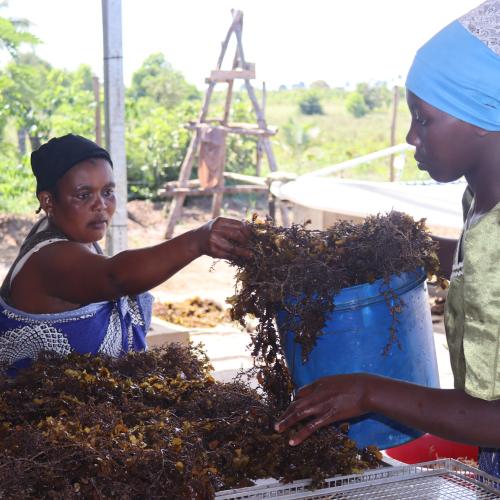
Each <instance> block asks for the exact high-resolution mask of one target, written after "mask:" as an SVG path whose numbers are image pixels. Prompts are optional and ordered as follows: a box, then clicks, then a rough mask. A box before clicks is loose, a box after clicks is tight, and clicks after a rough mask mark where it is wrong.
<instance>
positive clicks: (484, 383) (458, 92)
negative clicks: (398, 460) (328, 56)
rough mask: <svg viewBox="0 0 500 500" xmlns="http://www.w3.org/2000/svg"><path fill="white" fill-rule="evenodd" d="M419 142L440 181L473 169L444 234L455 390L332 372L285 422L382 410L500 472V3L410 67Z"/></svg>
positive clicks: (469, 19) (319, 422)
mask: <svg viewBox="0 0 500 500" xmlns="http://www.w3.org/2000/svg"><path fill="white" fill-rule="evenodd" d="M406 87H407V102H408V106H409V108H410V112H411V116H412V121H411V126H410V130H409V132H408V135H407V141H408V142H409V143H410V144H412V145H414V146H415V159H416V160H417V163H418V166H419V168H420V169H422V170H426V171H427V172H428V173H429V175H430V176H431V177H432V178H433V179H435V180H437V181H439V182H451V181H454V180H457V179H459V178H460V177H462V176H465V178H466V180H467V184H468V188H467V191H466V193H465V194H464V221H465V223H464V230H463V234H462V237H461V238H460V240H459V242H458V244H457V242H456V241H453V240H444V239H443V240H440V258H441V265H442V268H443V269H449V270H451V273H450V274H451V284H450V289H449V293H448V299H447V308H446V313H445V326H446V333H447V339H448V345H449V351H450V360H451V365H452V369H453V375H454V379H455V388H454V389H451V390H445V389H432V388H427V387H422V386H418V385H414V384H410V383H407V382H402V381H399V380H394V379H389V378H384V377H380V376H376V375H371V374H364V373H361V374H360V373H358V374H352V375H337V376H331V377H325V378H322V379H320V380H318V381H316V382H315V383H313V384H311V385H309V386H306V387H304V388H303V389H301V390H300V391H299V392H298V394H297V397H296V400H295V401H294V402H293V403H292V405H291V406H290V407H289V408H288V410H287V411H286V412H285V414H284V415H283V417H282V419H281V421H280V422H279V423H277V425H276V427H277V430H279V431H280V432H282V431H284V430H286V429H289V428H291V427H293V426H294V425H295V424H297V423H298V422H302V421H305V425H304V426H303V427H301V428H300V430H298V431H297V433H296V434H295V435H294V437H293V438H292V440H291V441H290V444H292V445H297V444H299V443H300V442H302V441H303V440H304V439H305V438H307V437H308V436H309V435H311V434H312V433H313V432H314V431H316V430H317V429H319V428H320V427H323V426H325V425H328V424H331V423H332V422H336V421H340V420H346V419H350V418H353V417H357V416H360V415H363V414H365V413H370V412H375V413H380V414H383V415H386V416H387V417H389V418H392V419H394V420H397V421H400V422H402V423H404V424H406V425H409V426H411V427H414V428H416V429H420V430H421V431H424V432H429V433H432V434H435V435H437V436H441V437H443V438H446V439H451V440H455V441H460V442H463V443H470V444H474V445H478V446H479V447H480V454H479V465H480V467H481V468H482V469H483V470H484V471H486V472H488V473H490V474H494V475H496V476H500V465H499V452H498V449H500V427H499V426H498V421H499V419H500V269H499V266H498V262H499V258H498V255H499V247H500V0H488V1H486V2H484V3H482V4H481V5H479V6H478V7H477V8H475V9H474V10H472V11H471V12H469V13H468V14H466V15H465V16H463V17H461V18H460V19H458V20H456V21H454V22H453V23H451V24H450V25H448V26H447V27H445V28H444V29H443V30H441V31H440V32H439V33H438V34H437V35H435V36H434V37H433V38H432V39H431V40H429V41H428V42H427V43H426V44H425V45H424V46H423V47H422V48H421V49H420V50H419V51H418V52H417V54H416V56H415V59H414V61H413V64H412V67H411V69H410V72H409V74H408V78H407V82H406Z"/></svg>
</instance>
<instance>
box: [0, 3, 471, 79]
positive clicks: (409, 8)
mask: <svg viewBox="0 0 500 500" xmlns="http://www.w3.org/2000/svg"><path fill="white" fill-rule="evenodd" d="M479 3H480V2H479V1H478V0H418V1H415V0H414V1H409V0H212V1H208V0H177V1H173V0H122V18H123V23H122V24H123V26H122V36H123V65H124V81H125V84H126V85H129V84H130V80H131V77H132V74H133V72H134V71H135V70H137V69H138V68H139V67H140V66H141V64H142V62H143V61H144V59H145V58H146V57H148V56H149V55H150V54H152V53H155V52H163V53H164V54H165V57H166V59H167V61H169V62H170V63H171V64H172V66H173V67H174V68H175V69H176V70H179V71H181V72H182V73H183V74H184V76H185V77H186V78H187V80H188V81H190V82H191V83H194V84H195V85H197V86H198V87H199V88H200V89H203V87H204V80H205V78H206V77H207V76H209V74H210V71H211V70H212V69H215V65H216V62H217V58H218V56H219V53H220V45H221V42H222V40H224V38H225V36H226V33H227V30H228V28H229V26H230V23H231V19H232V18H231V9H233V8H234V9H239V10H242V11H243V13H244V25H243V48H244V51H245V58H246V60H247V61H248V62H254V63H255V64H256V71H257V80H256V85H261V84H262V82H266V86H267V88H269V89H275V88H278V87H279V86H280V85H286V86H287V87H289V86H291V85H293V84H298V83H300V82H304V83H305V84H307V85H308V84H310V83H311V82H313V81H315V80H324V81H326V82H327V83H328V84H329V85H331V86H346V85H348V86H352V85H353V84H355V83H357V82H360V81H367V82H375V81H386V82H388V83H390V84H404V77H405V75H406V72H407V71H408V68H409V66H410V64H411V61H412V59H413V56H414V54H415V51H416V50H417V49H418V47H419V46H420V45H421V44H422V43H424V42H425V41H426V40H427V39H428V38H430V37H431V36H432V35H433V34H434V33H436V32H437V31H438V30H439V29H441V28H442V27H444V26H445V25H446V24H448V23H449V22H451V21H453V20H454V19H456V18H457V17H458V16H460V15H462V14H464V13H466V12H467V11H469V10H470V9H471V8H473V7H475V6H476V5H478V4H479ZM101 9H102V7H101V1H100V0H8V6H7V7H4V8H0V16H2V17H12V18H26V19H28V20H29V21H31V23H32V27H31V31H32V32H33V33H34V34H35V35H37V36H38V37H39V38H40V39H41V40H42V41H43V44H41V45H39V46H38V47H37V48H36V52H37V53H38V54H39V55H40V56H41V57H42V58H44V59H46V60H47V61H49V62H50V63H51V64H52V65H53V66H55V67H58V68H67V69H75V68H76V67H78V66H79V65H80V64H83V63H84V64H88V65H90V66H91V67H92V68H93V71H94V72H95V74H96V75H98V76H99V77H101V78H102V74H103V48H102V47H103V44H102V39H103V36H102V11H101ZM230 49H231V51H230V52H228V58H227V59H226V60H225V62H226V64H228V65H229V64H230V63H231V61H232V55H233V54H234V48H233V47H232V46H231V47H230Z"/></svg>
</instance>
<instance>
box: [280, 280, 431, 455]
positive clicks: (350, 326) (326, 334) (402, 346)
mask: <svg viewBox="0 0 500 500" xmlns="http://www.w3.org/2000/svg"><path fill="white" fill-rule="evenodd" d="M389 287H390V288H391V289H392V290H393V291H394V292H395V293H396V294H397V296H399V297H401V298H402V299H403V301H404V306H403V308H402V310H401V312H400V313H399V314H398V319H399V323H398V324H397V339H398V341H399V345H398V344H396V343H394V344H393V345H392V346H391V347H390V349H389V350H388V352H387V350H386V347H387V345H388V343H389V341H390V332H389V329H390V326H391V324H392V316H391V313H390V310H389V306H388V304H387V302H386V300H385V298H384V296H383V293H382V292H383V291H384V290H387V284H386V283H384V282H383V280H377V281H375V282H374V283H372V284H365V285H357V286H353V287H350V288H344V289H342V290H341V291H340V292H339V293H338V294H336V295H335V298H334V302H335V309H334V311H333V312H332V313H331V314H330V315H329V316H328V317H327V321H326V325H325V327H324V329H323V334H322V335H321V336H320V337H319V338H318V339H317V342H316V345H315V347H314V348H313V350H312V351H311V353H310V354H309V357H308V360H307V362H306V363H302V358H301V346H300V344H297V343H296V342H295V340H294V334H293V333H292V332H283V331H282V330H283V328H282V326H283V322H284V320H286V319H287V313H286V312H285V311H281V312H280V313H279V314H278V318H277V323H278V327H279V328H280V333H281V335H282V337H283V340H284V350H285V356H286V360H287V364H288V367H289V369H290V372H291V374H292V379H293V381H294V383H295V386H296V387H302V386H304V385H306V384H309V383H311V382H314V381H315V380H317V379H318V378H320V377H323V376H326V375H337V374H345V373H356V372H366V373H374V374H378V375H383V376H386V377H391V378H395V379H400V380H406V381H408V382H413V383H416V384H420V385H424V386H428V387H439V377H438V368H437V361H436V351H435V347H434V339H433V331H432V320H431V313H430V307H429V302H428V295H427V285H426V281H425V274H424V273H423V272H415V273H403V274H401V275H399V276H396V275H395V276H393V277H392V279H391V280H390V283H389ZM421 435H422V433H421V432H419V431H417V430H415V429H411V428H409V427H406V426H404V425H401V424H400V423H398V422H395V421H393V420H390V419H388V418H386V417H384V416H383V415H378V414H373V413H372V414H369V415H365V416H363V417H361V418H357V419H355V420H352V421H351V425H350V429H349V437H350V438H352V439H353V440H354V441H356V443H357V445H358V447H360V448H363V447H365V446H368V445H376V446H378V447H379V448H381V449H386V448H391V447H393V446H397V445H400V444H404V443H406V442H408V441H411V440H412V439H415V438H417V437H419V436H421Z"/></svg>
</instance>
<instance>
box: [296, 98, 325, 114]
mask: <svg viewBox="0 0 500 500" xmlns="http://www.w3.org/2000/svg"><path fill="white" fill-rule="evenodd" d="M299 107H300V112H301V113H302V114H303V115H323V114H324V111H323V107H322V106H321V102H320V100H319V97H318V96H317V95H316V94H309V95H308V96H306V97H304V98H303V99H302V100H301V101H300V102H299Z"/></svg>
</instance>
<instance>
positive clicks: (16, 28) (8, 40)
mask: <svg viewBox="0 0 500 500" xmlns="http://www.w3.org/2000/svg"><path fill="white" fill-rule="evenodd" d="M5 5H6V4H5V3H2V4H0V7H5ZM29 26H30V23H29V21H27V20H25V19H7V18H5V17H1V16H0V49H5V50H7V51H8V52H9V54H10V55H11V57H13V58H15V57H16V56H17V53H18V50H19V48H20V47H21V45H23V44H30V45H36V44H37V43H39V42H40V40H39V39H38V38H37V37H36V36H35V35H32V34H31V33H30V32H29V31H27V29H28V28H29Z"/></svg>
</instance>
